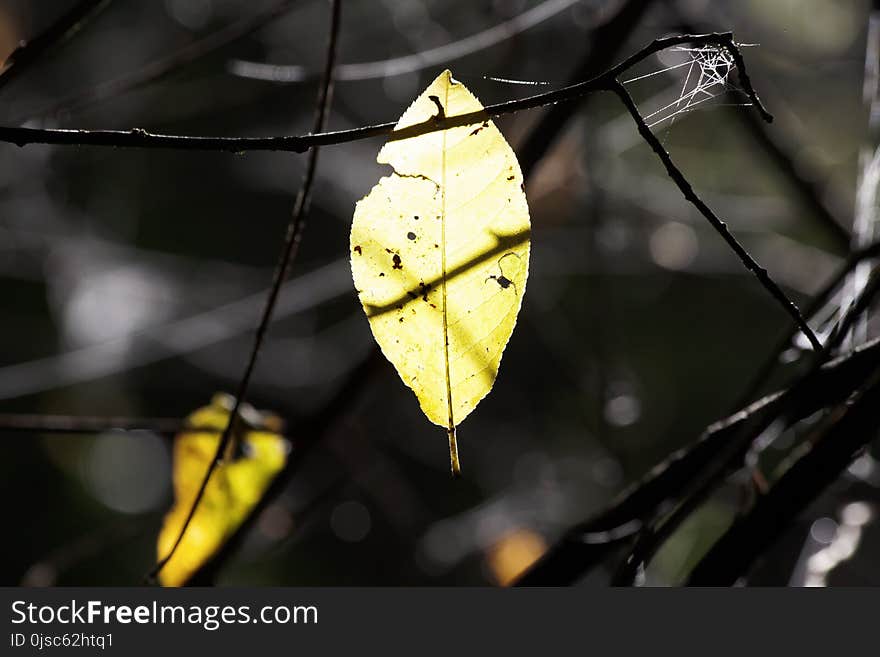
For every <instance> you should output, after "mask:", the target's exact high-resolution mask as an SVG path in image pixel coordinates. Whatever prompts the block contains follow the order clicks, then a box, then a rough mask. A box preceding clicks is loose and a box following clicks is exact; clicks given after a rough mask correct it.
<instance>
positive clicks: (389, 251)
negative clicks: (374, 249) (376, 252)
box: [385, 249, 394, 253]
mask: <svg viewBox="0 0 880 657" xmlns="http://www.w3.org/2000/svg"><path fill="white" fill-rule="evenodd" d="M385 253H394V251H392V250H391V249H385Z"/></svg>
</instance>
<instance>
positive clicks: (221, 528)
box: [157, 394, 289, 586]
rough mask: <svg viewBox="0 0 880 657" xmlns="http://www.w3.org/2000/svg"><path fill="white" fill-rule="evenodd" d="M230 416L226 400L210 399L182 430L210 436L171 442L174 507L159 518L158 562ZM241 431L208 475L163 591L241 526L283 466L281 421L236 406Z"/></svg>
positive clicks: (162, 575) (163, 577)
mask: <svg viewBox="0 0 880 657" xmlns="http://www.w3.org/2000/svg"><path fill="white" fill-rule="evenodd" d="M231 410H232V398H231V397H229V396H228V395H222V394H220V395H215V396H214V398H213V399H212V400H211V404H210V406H205V407H203V408H200V409H198V410H196V411H195V412H193V413H192V414H191V415H189V417H187V425H188V426H191V427H197V428H199V429H203V428H209V429H215V431H194V432H189V431H184V432H181V433H180V434H178V435H177V437H176V438H175V439H174V457H173V458H174V464H173V468H174V477H173V478H174V506H173V507H172V508H171V510H170V511H169V512H168V513H167V515H166V516H165V521H164V523H163V525H162V530H161V531H160V533H159V540H158V544H157V554H158V558H159V559H160V560H161V559H162V558H164V557H165V556H166V555H167V554H168V553H169V552H170V551H171V549H172V546H173V545H174V542H175V541H176V540H177V537H178V536H179V534H180V530H181V528H182V527H183V523H184V522H185V521H186V518H187V516H188V515H189V512H190V508H191V507H192V504H193V501H194V500H195V498H196V495H197V493H198V490H199V487H200V486H201V483H202V479H204V477H205V473H206V472H207V470H208V466H209V464H210V463H211V460H212V459H213V458H214V454H215V453H216V451H217V446H218V444H219V442H220V436H221V434H222V432H223V429H224V428H225V427H226V423H227V422H228V421H229V414H230V412H231ZM240 415H241V418H242V424H243V425H244V429H243V430H241V431H240V432H239V434H238V435H237V436H235V439H234V440H232V441H231V444H230V449H229V451H228V452H227V454H226V458H224V460H223V462H222V463H220V464H219V465H218V466H217V467H216V468H215V470H214V472H213V474H212V475H211V480H210V481H209V483H208V486H207V488H206V489H205V494H204V496H203V497H202V499H201V501H200V502H199V506H198V509H197V510H196V513H195V515H194V516H193V519H192V521H191V522H190V524H189V526H188V527H187V529H186V534H185V535H184V537H183V540H182V541H181V542H180V545H179V546H178V547H177V550H176V551H175V552H174V554H173V555H172V557H171V559H169V561H168V563H166V564H165V566H164V567H163V568H162V570H161V571H160V572H159V582H160V583H161V584H162V585H163V586H181V585H182V584H185V583H186V582H187V581H188V580H189V578H190V577H191V576H192V575H193V574H194V573H195V572H196V571H197V570H198V569H199V568H200V567H201V566H202V565H203V564H204V563H205V562H206V561H207V560H208V559H209V558H210V557H211V556H213V555H214V553H216V552H217V550H219V549H220V547H221V546H222V545H223V544H224V543H225V542H226V540H227V539H228V538H229V537H230V536H231V535H232V534H233V532H235V530H236V529H237V528H238V527H239V525H241V523H242V522H244V520H245V518H247V516H248V514H249V513H250V511H251V510H252V509H253V508H254V506H255V505H256V504H257V502H258V501H259V500H260V498H261V497H262V496H263V493H264V492H265V491H266V488H267V487H268V486H269V484H270V483H271V482H272V479H273V478H274V477H275V475H276V474H278V472H279V471H280V470H281V469H282V468H283V467H284V464H285V462H286V460H287V453H288V451H289V449H288V443H287V441H286V440H285V439H284V438H283V437H282V436H281V435H280V434H279V433H278V431H279V430H280V428H281V420H280V419H279V418H278V417H277V416H274V415H271V414H265V413H258V412H257V411H255V410H254V409H253V408H251V407H249V406H247V405H246V404H244V405H242V409H241V413H240Z"/></svg>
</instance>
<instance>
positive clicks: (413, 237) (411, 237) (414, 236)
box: [406, 231, 416, 240]
mask: <svg viewBox="0 0 880 657" xmlns="http://www.w3.org/2000/svg"><path fill="white" fill-rule="evenodd" d="M415 238H416V234H415V233H414V232H412V231H410V232H408V233H407V234H406V239H408V240H414V239H415Z"/></svg>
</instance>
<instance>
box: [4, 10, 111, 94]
mask: <svg viewBox="0 0 880 657" xmlns="http://www.w3.org/2000/svg"><path fill="white" fill-rule="evenodd" d="M110 1H111V0H81V1H80V2H78V3H77V4H76V5H74V7H73V8H72V9H71V10H70V11H68V12H67V13H66V14H64V15H63V16H61V18H59V19H58V20H56V21H55V22H54V23H52V25H50V26H49V28H48V29H47V30H46V31H44V32H43V33H41V34H39V35H38V36H36V37H34V38H33V39H29V40H27V41H24V42H23V43H21V45H19V46H18V48H16V49H15V50H13V51H12V53H11V54H10V55H9V56H8V57H7V58H6V68H5V69H4V70H3V72H2V73H0V89H3V87H5V86H6V85H7V84H9V83H10V82H11V81H12V80H14V79H15V78H17V77H18V76H20V75H21V74H22V73H24V72H25V71H26V70H27V69H28V68H30V66H31V65H32V64H34V63H35V62H37V61H38V60H39V59H40V57H42V56H43V55H44V54H45V53H46V52H48V51H49V50H51V49H52V48H53V47H55V46H57V45H58V44H59V43H62V42H63V41H64V40H66V39H67V38H69V37H70V36H71V35H73V34H74V33H75V32H76V31H77V30H79V29H80V28H81V27H82V25H83V23H85V22H86V21H87V20H88V19H90V18H92V17H93V16H96V15H97V14H98V13H99V12H100V11H102V10H103V9H104V8H106V7H107V5H109V4H110Z"/></svg>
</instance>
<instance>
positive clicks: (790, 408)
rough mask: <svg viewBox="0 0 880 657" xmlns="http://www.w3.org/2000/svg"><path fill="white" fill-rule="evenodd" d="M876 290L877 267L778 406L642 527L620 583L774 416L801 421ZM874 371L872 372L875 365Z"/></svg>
mask: <svg viewBox="0 0 880 657" xmlns="http://www.w3.org/2000/svg"><path fill="white" fill-rule="evenodd" d="M878 292H880V272H878V271H875V272H874V274H873V275H872V276H871V278H870V279H869V280H868V282H867V284H866V285H865V287H864V288H863V289H862V291H861V293H860V294H859V296H858V297H857V298H856V300H855V301H854V302H853V303H852V304H851V306H850V307H849V309H848V310H847V311H846V313H845V314H844V316H843V318H842V319H841V321H840V322H839V324H838V326H837V330H836V332H835V333H833V334H832V335H831V336H830V337H829V338H828V340H827V341H826V342H825V346H824V347H823V348H822V349H821V350H820V351H818V352H813V354H812V359H811V364H810V368H809V370H808V371H807V372H806V373H805V374H804V375H803V376H801V377H800V378H799V379H798V380H797V381H795V383H794V384H793V385H791V386H790V387H789V388H787V389H786V390H785V391H784V392H783V393H782V394H781V395H780V399H779V404H778V406H777V407H776V408H774V409H773V410H772V411H768V412H767V413H763V414H761V415H755V416H753V417H752V418H750V421H749V422H748V423H747V424H746V425H745V426H743V427H742V429H741V430H740V431H739V432H738V433H737V435H735V436H733V437H732V438H731V440H730V441H729V442H728V444H727V445H725V446H724V448H723V449H722V450H721V451H720V452H719V454H718V456H717V458H716V460H715V461H714V462H713V463H711V464H710V465H709V466H708V467H706V468H705V469H703V470H702V471H701V472H700V473H699V474H698V475H697V476H696V477H695V478H694V480H693V481H692V482H690V483H689V484H688V486H687V488H686V490H685V492H684V493H683V494H682V496H681V501H680V502H679V504H678V506H677V507H675V509H674V510H673V511H672V512H671V513H670V514H669V515H667V516H665V517H663V518H662V519H661V518H659V517H658V518H657V519H656V521H655V522H653V523H651V525H650V526H648V527H647V528H646V529H644V530H643V531H642V532H641V534H640V535H639V537H638V539H637V541H636V543H635V545H634V546H633V548H632V550H630V552H629V553H628V554H627V557H626V559H625V560H624V561H623V562H622V563H621V565H620V567H619V568H618V569H617V571H616V573H615V575H614V578H613V579H614V582H615V583H616V584H624V583H626V584H630V583H632V582H633V581H634V580H635V578H636V577H637V574H638V572H639V571H640V570H641V569H642V568H644V566H645V564H646V563H647V562H648V561H649V560H650V559H651V558H653V556H654V555H655V554H656V553H657V551H658V550H659V549H660V548H661V547H662V546H663V544H664V543H665V542H666V540H667V539H668V538H669V537H670V536H672V534H673V533H674V532H675V531H676V530H677V529H678V528H679V527H681V525H682V524H683V523H684V521H685V520H686V519H687V518H689V517H690V515H691V513H693V511H695V510H696V509H697V508H698V507H699V506H700V505H701V504H702V503H703V502H704V501H705V500H706V499H707V498H708V497H709V495H710V494H711V493H712V492H713V491H714V490H715V488H716V487H717V486H718V485H719V484H720V483H721V482H722V481H723V480H724V478H725V477H726V476H727V475H728V474H729V473H730V472H731V471H733V470H735V469H736V468H737V467H739V466H740V465H741V463H742V460H743V457H744V456H745V454H746V453H747V452H748V450H749V449H750V447H751V445H752V444H753V442H754V441H755V440H756V439H757V438H759V437H760V436H761V435H762V434H763V433H764V432H765V431H766V430H767V429H768V428H769V427H770V426H771V425H773V423H774V422H777V423H779V424H781V425H783V426H786V427H787V426H790V425H791V424H793V423H794V422H795V421H797V419H798V416H797V405H798V403H799V399H800V397H801V396H802V395H803V394H804V391H805V390H807V389H809V388H810V387H811V386H813V385H814V384H815V381H816V379H817V378H818V377H819V376H820V375H821V374H820V373H821V368H822V365H823V363H825V361H826V360H827V359H828V358H829V357H830V355H831V354H832V353H833V351H834V350H835V349H837V348H838V347H839V346H840V344H841V342H842V341H843V340H844V338H845V337H846V336H847V335H848V331H849V329H850V327H851V326H852V325H853V323H854V322H855V321H857V320H858V318H860V317H861V316H862V314H863V313H864V312H866V311H867V309H868V308H869V306H870V305H871V302H872V301H873V300H874V298H875V297H876V295H877V294H878ZM874 344H876V343H874ZM870 374H873V370H872V372H870V373H869V375H870ZM863 383H864V379H863V380H862V381H861V382H859V383H858V385H857V386H855V387H852V386H850V387H848V388H846V389H845V390H844V392H846V394H847V396H849V395H851V394H852V393H854V392H856V390H858V388H860V387H861V385H862V384H863ZM831 392H834V391H833V390H832V391H831ZM844 399H845V397H844ZM841 401H843V400H841Z"/></svg>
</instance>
